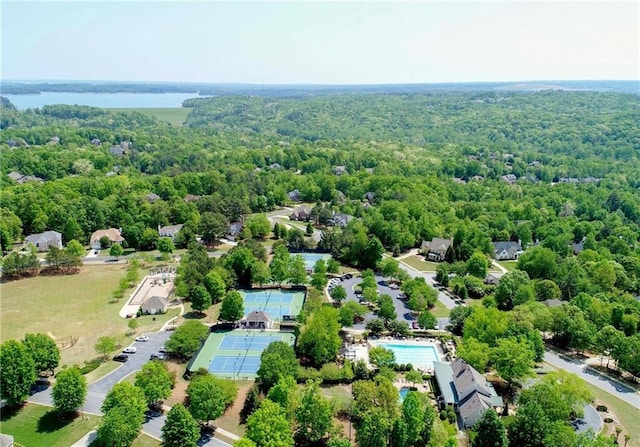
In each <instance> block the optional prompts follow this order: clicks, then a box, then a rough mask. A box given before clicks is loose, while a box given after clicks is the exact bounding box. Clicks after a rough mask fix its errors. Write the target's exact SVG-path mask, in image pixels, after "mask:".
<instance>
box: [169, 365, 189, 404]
mask: <svg viewBox="0 0 640 447" xmlns="http://www.w3.org/2000/svg"><path fill="white" fill-rule="evenodd" d="M165 364H166V365H167V368H168V369H169V372H170V373H172V374H175V377H176V383H175V386H174V387H173V389H172V390H171V396H169V398H168V399H167V400H166V401H165V402H164V403H165V405H168V406H170V407H172V406H174V405H175V404H177V403H184V400H185V398H186V397H187V387H188V386H189V382H188V381H187V380H184V378H183V377H182V375H183V374H184V371H185V368H186V364H184V363H178V362H175V361H167V362H165Z"/></svg>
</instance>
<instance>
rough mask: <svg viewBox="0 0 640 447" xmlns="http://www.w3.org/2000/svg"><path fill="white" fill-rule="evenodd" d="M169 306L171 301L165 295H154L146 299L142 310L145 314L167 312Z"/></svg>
mask: <svg viewBox="0 0 640 447" xmlns="http://www.w3.org/2000/svg"><path fill="white" fill-rule="evenodd" d="M167 307H169V301H168V300H167V299H166V298H165V297H162V296H152V297H149V298H147V299H146V300H144V303H142V306H140V310H141V311H142V313H143V314H149V315H155V314H163V313H165V312H166V311H167Z"/></svg>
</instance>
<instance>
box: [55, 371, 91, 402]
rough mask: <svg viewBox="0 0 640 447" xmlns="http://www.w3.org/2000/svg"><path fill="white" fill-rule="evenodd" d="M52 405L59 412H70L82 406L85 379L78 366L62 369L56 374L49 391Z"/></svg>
mask: <svg viewBox="0 0 640 447" xmlns="http://www.w3.org/2000/svg"><path fill="white" fill-rule="evenodd" d="M51 397H52V398H53V405H54V406H55V407H56V410H58V411H59V412H60V413H63V414H64V413H72V412H74V411H76V410H78V409H79V408H82V405H83V404H84V401H85V399H86V397H87V380H86V379H85V378H84V376H83V375H82V373H80V370H79V369H78V368H75V367H73V368H67V369H63V370H62V371H60V372H59V373H58V375H57V376H56V383H55V385H54V386H53V390H52V392H51Z"/></svg>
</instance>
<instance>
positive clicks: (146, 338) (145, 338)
mask: <svg viewBox="0 0 640 447" xmlns="http://www.w3.org/2000/svg"><path fill="white" fill-rule="evenodd" d="M149 340H150V339H149V337H148V336H146V335H141V336H140V337H137V338H136V341H149Z"/></svg>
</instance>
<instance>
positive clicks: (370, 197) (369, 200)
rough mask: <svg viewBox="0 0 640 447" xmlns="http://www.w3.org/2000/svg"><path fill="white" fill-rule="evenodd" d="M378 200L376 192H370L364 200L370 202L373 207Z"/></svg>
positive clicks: (365, 195)
mask: <svg viewBox="0 0 640 447" xmlns="http://www.w3.org/2000/svg"><path fill="white" fill-rule="evenodd" d="M375 198H376V194H375V193H374V192H371V191H368V192H366V193H365V194H364V200H366V201H367V202H369V204H371V205H373V201H374V199H375Z"/></svg>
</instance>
